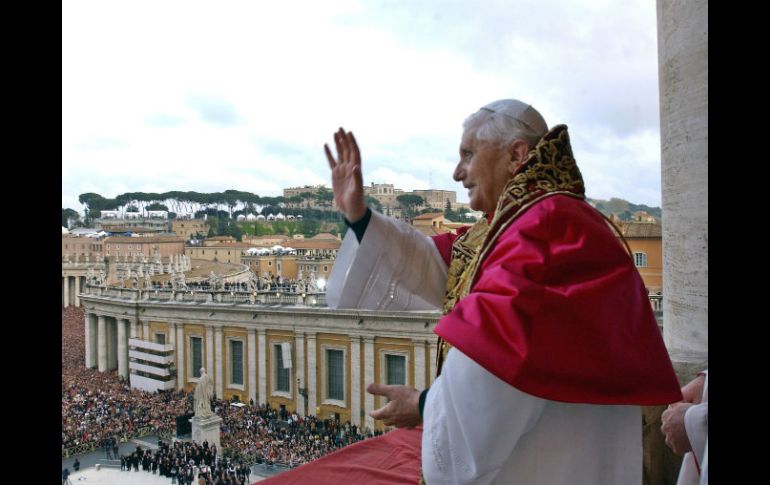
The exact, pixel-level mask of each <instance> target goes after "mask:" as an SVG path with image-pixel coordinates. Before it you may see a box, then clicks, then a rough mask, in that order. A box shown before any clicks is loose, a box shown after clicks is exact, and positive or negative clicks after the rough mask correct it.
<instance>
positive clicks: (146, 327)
mask: <svg viewBox="0 0 770 485" xmlns="http://www.w3.org/2000/svg"><path fill="white" fill-rule="evenodd" d="M142 339H143V340H146V341H147V342H152V337H151V336H150V322H149V321H148V320H145V321H143V322H142Z"/></svg>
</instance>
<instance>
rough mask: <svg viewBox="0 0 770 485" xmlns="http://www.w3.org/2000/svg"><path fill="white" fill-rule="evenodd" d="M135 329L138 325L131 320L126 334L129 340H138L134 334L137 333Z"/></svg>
mask: <svg viewBox="0 0 770 485" xmlns="http://www.w3.org/2000/svg"><path fill="white" fill-rule="evenodd" d="M137 327H138V325H137V323H136V320H131V323H130V324H129V332H128V336H129V337H130V338H139V337H138V336H137V334H136V333H137V332H138V331H139V329H138V328H137Z"/></svg>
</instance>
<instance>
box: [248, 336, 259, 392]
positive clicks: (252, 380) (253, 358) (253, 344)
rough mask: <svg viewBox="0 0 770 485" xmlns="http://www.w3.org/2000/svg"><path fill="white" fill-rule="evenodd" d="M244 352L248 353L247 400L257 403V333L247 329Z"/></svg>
mask: <svg viewBox="0 0 770 485" xmlns="http://www.w3.org/2000/svg"><path fill="white" fill-rule="evenodd" d="M246 350H247V351H248V352H249V359H248V364H249V399H253V400H254V402H255V403H256V402H257V331H256V329H254V328H250V329H249V334H248V343H247V345H246Z"/></svg>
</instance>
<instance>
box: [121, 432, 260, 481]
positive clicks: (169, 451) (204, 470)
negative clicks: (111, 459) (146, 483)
mask: <svg viewBox="0 0 770 485" xmlns="http://www.w3.org/2000/svg"><path fill="white" fill-rule="evenodd" d="M158 445H159V446H158V449H157V450H155V451H152V450H145V449H143V448H141V447H140V446H137V447H136V450H135V451H133V452H132V453H130V454H128V455H124V456H121V457H120V469H121V470H122V471H127V472H130V471H132V470H133V471H136V472H138V471H139V470H140V468H141V470H142V471H145V472H150V473H152V474H153V475H155V474H158V475H160V476H164V477H167V478H170V479H171V483H176V482H179V484H180V485H193V484H196V485H244V484H247V483H250V481H249V476H250V475H251V469H250V468H249V466H247V465H246V464H244V463H236V462H234V461H233V460H230V459H229V458H227V457H223V458H221V459H218V456H217V453H218V451H217V448H216V445H214V444H212V445H211V446H209V443H208V442H207V441H204V442H203V443H196V442H180V441H177V442H174V443H173V444H169V443H167V442H163V441H161V442H159V443H158Z"/></svg>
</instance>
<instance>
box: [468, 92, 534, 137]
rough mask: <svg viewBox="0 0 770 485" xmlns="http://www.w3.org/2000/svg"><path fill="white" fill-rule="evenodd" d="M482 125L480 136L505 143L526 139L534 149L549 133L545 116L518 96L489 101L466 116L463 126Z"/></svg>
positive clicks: (478, 133) (477, 132) (477, 135)
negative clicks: (516, 97)
mask: <svg viewBox="0 0 770 485" xmlns="http://www.w3.org/2000/svg"><path fill="white" fill-rule="evenodd" d="M477 123H478V124H479V126H478V129H477V131H476V138H477V139H479V140H484V141H488V142H492V143H498V144H500V145H503V146H507V145H510V144H511V143H513V141H514V140H518V139H522V140H524V141H526V142H527V144H528V145H529V148H533V147H534V146H535V145H537V143H538V142H539V141H540V139H541V138H542V137H543V135H545V134H546V133H547V132H548V125H547V124H546V122H545V119H543V116H542V115H541V114H540V113H538V112H537V110H536V109H535V108H533V107H532V106H530V105H528V104H526V103H522V102H521V101H519V100H517V99H501V100H499V101H494V102H492V103H489V104H487V105H486V106H484V107H482V108H481V109H479V110H478V111H477V112H475V113H473V114H472V115H470V116H469V117H467V118H466V119H465V121H464V122H463V129H465V130H467V129H468V128H469V127H471V126H474V125H475V124H477Z"/></svg>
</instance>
